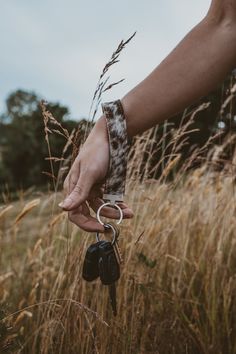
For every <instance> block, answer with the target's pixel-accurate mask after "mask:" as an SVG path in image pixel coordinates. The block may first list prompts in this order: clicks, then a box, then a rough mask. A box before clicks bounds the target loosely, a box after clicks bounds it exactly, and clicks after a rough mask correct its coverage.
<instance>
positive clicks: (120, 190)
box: [102, 100, 130, 204]
mask: <svg viewBox="0 0 236 354" xmlns="http://www.w3.org/2000/svg"><path fill="white" fill-rule="evenodd" d="M102 110H103V113H104V115H105V117H106V123H107V131H108V139H109V149H110V162H109V170H108V174H107V179H106V184H105V190H104V194H103V199H104V200H105V201H109V202H110V203H111V204H115V203H116V202H121V201H123V197H124V193H125V180H126V170H127V161H128V151H129V148H130V143H129V139H128V136H127V131H126V119H125V114H124V110H123V106H122V103H121V101H120V100H116V101H112V102H107V103H103V104H102Z"/></svg>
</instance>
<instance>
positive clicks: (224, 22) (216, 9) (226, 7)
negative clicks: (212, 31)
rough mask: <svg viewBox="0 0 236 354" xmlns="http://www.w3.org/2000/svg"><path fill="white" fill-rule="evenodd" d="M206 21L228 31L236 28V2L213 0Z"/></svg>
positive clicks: (232, 0) (233, 0)
mask: <svg viewBox="0 0 236 354" xmlns="http://www.w3.org/2000/svg"><path fill="white" fill-rule="evenodd" d="M206 20H207V21H208V22H210V23H211V24H213V25H216V26H221V27H222V28H226V29H230V30H231V29H235V28H236V0H212V2H211V6H210V9H209V11H208V13H207V15H206Z"/></svg>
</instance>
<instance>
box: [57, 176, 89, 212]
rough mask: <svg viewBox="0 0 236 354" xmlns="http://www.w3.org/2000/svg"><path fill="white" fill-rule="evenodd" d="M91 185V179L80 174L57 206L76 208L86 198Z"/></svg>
mask: <svg viewBox="0 0 236 354" xmlns="http://www.w3.org/2000/svg"><path fill="white" fill-rule="evenodd" d="M92 185H93V179H92V178H91V177H90V178H89V177H88V175H87V176H85V175H83V174H81V175H80V177H79V179H78V182H77V184H76V185H75V187H74V189H73V190H72V192H71V193H70V194H69V195H68V196H67V197H66V199H65V200H64V201H63V202H62V203H60V204H58V205H59V207H61V208H62V209H64V210H67V211H69V210H73V209H75V208H78V207H79V206H80V205H81V204H82V203H83V202H84V201H85V200H86V199H87V198H88V195H89V192H90V190H91V188H92Z"/></svg>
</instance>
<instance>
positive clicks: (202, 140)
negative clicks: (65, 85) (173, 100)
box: [0, 70, 236, 198]
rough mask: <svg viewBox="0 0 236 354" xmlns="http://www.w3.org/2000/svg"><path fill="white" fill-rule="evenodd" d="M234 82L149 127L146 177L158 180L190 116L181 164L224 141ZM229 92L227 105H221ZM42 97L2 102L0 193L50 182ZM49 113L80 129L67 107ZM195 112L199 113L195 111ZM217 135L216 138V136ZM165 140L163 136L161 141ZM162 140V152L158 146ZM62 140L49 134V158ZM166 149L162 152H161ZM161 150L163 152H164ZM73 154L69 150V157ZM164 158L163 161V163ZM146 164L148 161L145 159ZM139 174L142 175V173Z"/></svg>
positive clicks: (232, 122) (235, 76)
mask: <svg viewBox="0 0 236 354" xmlns="http://www.w3.org/2000/svg"><path fill="white" fill-rule="evenodd" d="M235 83H236V71H235V70H234V71H233V72H232V73H231V74H230V75H228V76H227V77H226V78H225V80H224V82H223V83H222V84H221V85H219V86H218V87H217V89H216V90H215V91H214V92H211V93H210V94H209V95H208V96H207V97H204V98H202V99H201V100H200V101H199V102H196V104H195V105H193V106H191V107H189V108H188V109H186V110H185V112H180V113H179V114H178V115H177V116H175V117H173V118H171V119H169V120H168V121H166V122H165V123H163V124H162V125H160V126H158V127H156V129H153V133H152V138H153V139H151V140H150V146H149V147H147V152H146V154H147V155H148V154H150V153H151V155H152V161H151V163H150V177H151V178H157V177H158V176H160V174H161V173H162V172H163V169H164V168H165V164H166V162H167V160H168V152H170V153H171V150H172V144H173V132H174V131H176V129H178V127H179V126H180V125H183V124H184V123H186V122H187V121H188V119H189V116H191V114H192V112H194V110H195V113H194V117H193V120H192V122H191V124H190V126H188V133H187V134H186V135H184V136H183V138H182V143H181V142H180V143H179V146H180V149H179V150H180V151H179V153H180V156H181V159H180V161H179V162H178V167H180V166H181V162H183V161H185V160H186V158H187V157H189V156H190V155H191V154H193V151H194V150H196V149H198V150H199V149H201V148H202V147H204V145H205V144H206V143H207V142H208V141H209V138H210V137H213V136H216V138H215V139H212V140H211V143H212V144H221V143H222V142H223V141H224V139H225V137H227V136H228V135H229V134H232V133H233V132H234V131H235V130H236V110H235V97H234V96H235V94H234V90H232V88H233V87H234V85H235ZM230 94H231V96H232V97H231V99H230V100H229V104H224V102H225V100H227V97H229V96H230ZM40 100H41V98H40V97H39V95H37V94H36V93H34V92H27V91H24V90H17V91H15V92H12V93H11V94H10V95H9V96H8V97H7V99H6V105H5V111H4V112H2V113H1V115H0V193H1V198H3V194H4V195H6V193H7V194H8V195H12V196H14V192H15V191H17V190H22V189H23V190H25V189H27V188H29V187H32V186H34V187H36V188H37V189H40V190H45V189H48V188H50V186H51V184H52V181H51V178H50V177H49V176H48V175H47V173H50V161H49V160H48V159H47V158H48V148H47V144H46V141H45V135H44V128H45V127H44V121H43V117H42V111H41V107H40ZM203 103H209V104H207V105H205V106H204V109H199V110H198V109H197V107H199V105H201V104H203ZM47 108H48V110H49V111H50V112H51V113H52V115H53V116H54V117H55V118H56V119H57V120H58V121H59V122H60V123H61V124H62V125H63V127H64V128H66V129H67V130H68V132H69V133H71V131H72V130H73V129H78V128H79V127H80V126H84V123H86V119H82V120H78V119H73V118H71V117H69V109H68V107H65V106H63V105H61V104H60V103H48V105H47ZM196 109H197V110H196ZM218 133H220V134H218ZM163 137H164V138H163ZM160 141H162V143H161V148H160ZM65 143H66V140H65V138H64V137H63V136H62V135H58V134H50V146H51V155H52V156H53V157H58V158H59V159H60V157H61V155H62V151H63V147H64V146H65ZM231 145H232V146H230V147H229V149H228V155H227V156H225V157H226V158H227V159H230V158H231V157H232V154H233V152H234V143H233V142H232V143H231ZM164 150H165V151H164ZM163 151H164V152H165V153H163ZM70 153H71V150H70V149H69V150H68V151H67V155H69V154H70ZM162 156H164V158H163V159H162ZM206 156H207V149H203V150H202V153H201V154H200V155H199V154H198V160H197V161H194V162H193V164H192V165H191V166H190V167H191V168H193V167H196V166H199V164H201V163H202V161H205V159H206ZM144 160H146V157H144ZM157 161H161V163H160V164H159V167H158V168H155V169H154V170H155V173H154V174H153V173H152V169H153V168H152V167H153V166H156V164H157ZM58 168H59V163H58V162H54V169H55V175H56V174H57V172H58ZM140 173H141V172H140Z"/></svg>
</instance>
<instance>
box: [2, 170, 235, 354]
mask: <svg viewBox="0 0 236 354" xmlns="http://www.w3.org/2000/svg"><path fill="white" fill-rule="evenodd" d="M56 197H57V198H58V196H55V198H56ZM53 198H54V197H53V196H49V197H48V198H47V197H44V198H42V199H41V202H40V203H37V205H36V203H31V204H28V207H27V208H25V210H27V209H30V208H29V206H31V207H32V205H34V206H35V207H34V209H32V210H29V213H28V214H26V213H24V212H19V206H20V205H19V203H18V206H17V209H18V210H15V214H14V215H13V214H12V215H11V216H10V213H11V211H13V209H14V207H15V206H14V205H13V208H12V209H11V210H10V209H4V210H8V212H5V213H3V211H4V210H2V211H1V215H2V216H4V217H5V218H7V213H8V219H7V220H5V223H1V252H2V256H1V257H2V259H1V260H2V262H1V273H0V300H1V309H2V311H1V322H0V330H1V332H0V333H1V337H0V338H1V348H2V351H1V352H3V349H4V348H5V349H4V350H5V351H4V352H9V353H12V352H19V353H70V354H71V353H117V354H118V353H119V354H120V353H222V354H225V353H235V352H236V339H235V331H236V325H235V320H234V317H235V314H236V312H235V291H236V282H235V274H236V258H235V252H236V235H235V230H236V219H235V198H234V185H233V181H232V178H231V177H229V176H228V177H227V176H224V175H223V174H212V175H211V174H207V173H206V171H205V170H204V169H201V170H200V169H199V170H196V171H195V172H194V173H193V174H192V175H191V176H189V177H188V178H187V179H186V180H185V182H183V183H182V184H179V186H178V187H177V188H176V187H175V186H174V185H171V184H166V183H159V182H157V181H156V182H154V181H150V183H148V181H146V182H145V183H143V184H139V185H138V183H133V185H131V184H130V185H129V188H128V201H129V203H130V204H131V205H132V206H133V207H134V211H135V218H134V219H133V220H130V221H125V223H124V226H123V227H122V231H121V237H120V246H121V249H122V251H123V257H124V264H123V266H122V276H121V279H120V280H119V282H118V288H117V292H118V316H117V318H113V317H112V312H111V309H110V306H109V299H108V291H107V288H106V287H102V286H101V284H100V282H99V281H95V282H94V283H86V282H85V281H83V280H82V277H81V267H82V262H83V257H84V254H85V250H86V248H87V246H88V245H89V244H90V243H91V242H93V241H94V240H95V236H94V235H92V234H91V235H89V234H86V233H84V232H81V231H80V230H79V229H78V228H77V227H76V226H72V225H71V224H70V223H69V222H68V220H67V217H66V214H65V213H61V212H60V211H59V210H57V209H55V211H54V212H53V213H51V211H52V208H53V205H54V201H53ZM21 205H22V202H21ZM26 205H27V204H26ZM23 210H24V209H23ZM31 213H32V214H31ZM33 213H34V214H33ZM16 214H18V219H19V216H20V215H21V216H22V217H21V220H20V223H18V224H17V229H16V225H14V221H15V220H17V218H16V216H15V215H16ZM23 214H24V215H23ZM24 224H25V225H26V226H24ZM21 229H24V230H25V232H26V230H27V234H26V235H25V237H24V235H23V234H22V231H21ZM31 237H32V239H31V245H27V241H26V239H27V238H28V239H29V238H31ZM21 243H22V245H21V246H20V251H19V252H14V250H12V254H11V256H10V260H9V259H8V261H7V259H6V257H4V254H5V253H6V254H9V248H10V249H14V248H15V247H16V249H17V247H18V246H17V245H19V244H21ZM7 348H8V349H7Z"/></svg>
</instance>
